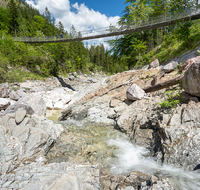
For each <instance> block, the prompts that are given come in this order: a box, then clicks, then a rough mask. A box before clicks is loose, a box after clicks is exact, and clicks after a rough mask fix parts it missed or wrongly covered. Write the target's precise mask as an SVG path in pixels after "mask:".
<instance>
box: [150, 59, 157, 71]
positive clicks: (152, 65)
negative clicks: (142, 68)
mask: <svg viewBox="0 0 200 190" xmlns="http://www.w3.org/2000/svg"><path fill="white" fill-rule="evenodd" d="M159 65H160V63H159V61H158V59H156V60H154V61H153V62H151V63H150V64H149V67H148V69H152V68H156V67H158V66H159Z"/></svg>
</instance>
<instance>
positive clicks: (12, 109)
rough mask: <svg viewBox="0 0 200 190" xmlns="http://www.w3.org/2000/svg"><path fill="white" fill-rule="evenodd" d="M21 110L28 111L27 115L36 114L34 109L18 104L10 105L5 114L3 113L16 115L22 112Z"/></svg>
mask: <svg viewBox="0 0 200 190" xmlns="http://www.w3.org/2000/svg"><path fill="white" fill-rule="evenodd" d="M20 110H21V111H22V110H26V113H27V114H30V115H32V114H34V111H33V109H32V108H31V107H30V106H28V105H24V104H19V103H17V104H14V105H10V106H9V107H8V108H7V109H6V110H5V112H4V113H3V115H6V114H8V113H15V112H16V111H20Z"/></svg>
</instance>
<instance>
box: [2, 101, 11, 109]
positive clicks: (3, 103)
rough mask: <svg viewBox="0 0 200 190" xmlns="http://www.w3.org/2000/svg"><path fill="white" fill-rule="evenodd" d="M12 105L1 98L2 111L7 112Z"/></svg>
mask: <svg viewBox="0 0 200 190" xmlns="http://www.w3.org/2000/svg"><path fill="white" fill-rule="evenodd" d="M9 105H10V101H9V100H8V99H5V98H0V110H5V109H6V108H7V107H8V106H9Z"/></svg>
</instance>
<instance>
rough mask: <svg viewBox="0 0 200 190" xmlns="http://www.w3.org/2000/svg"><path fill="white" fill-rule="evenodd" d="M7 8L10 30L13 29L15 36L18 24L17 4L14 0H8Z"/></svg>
mask: <svg viewBox="0 0 200 190" xmlns="http://www.w3.org/2000/svg"><path fill="white" fill-rule="evenodd" d="M8 9H9V16H10V25H11V28H10V31H13V29H14V31H15V36H17V25H18V22H17V19H18V16H19V14H18V11H17V5H16V3H15V1H14V0H10V1H9V3H8Z"/></svg>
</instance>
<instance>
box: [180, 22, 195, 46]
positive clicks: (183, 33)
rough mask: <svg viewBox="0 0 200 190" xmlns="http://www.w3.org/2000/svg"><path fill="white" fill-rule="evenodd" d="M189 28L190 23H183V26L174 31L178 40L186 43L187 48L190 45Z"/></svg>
mask: <svg viewBox="0 0 200 190" xmlns="http://www.w3.org/2000/svg"><path fill="white" fill-rule="evenodd" d="M191 26H192V22H191V21H189V22H185V23H184V24H183V23H182V24H181V26H180V28H178V29H177V30H176V32H177V38H178V40H181V41H184V42H186V44H187V46H189V45H190V44H191V42H190V38H189V37H190V33H191V29H190V27H191Z"/></svg>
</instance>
